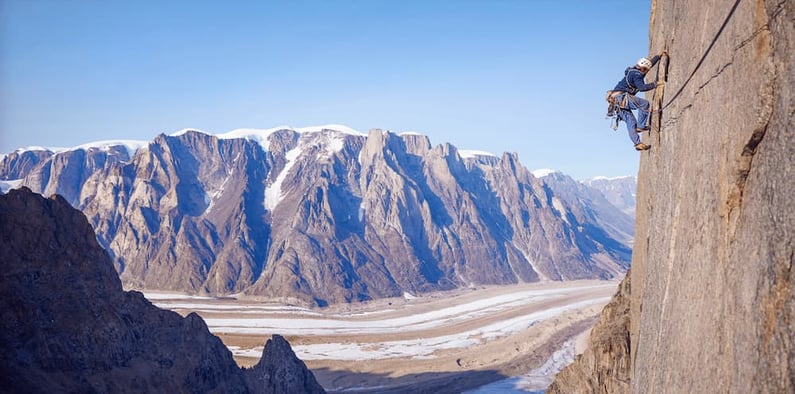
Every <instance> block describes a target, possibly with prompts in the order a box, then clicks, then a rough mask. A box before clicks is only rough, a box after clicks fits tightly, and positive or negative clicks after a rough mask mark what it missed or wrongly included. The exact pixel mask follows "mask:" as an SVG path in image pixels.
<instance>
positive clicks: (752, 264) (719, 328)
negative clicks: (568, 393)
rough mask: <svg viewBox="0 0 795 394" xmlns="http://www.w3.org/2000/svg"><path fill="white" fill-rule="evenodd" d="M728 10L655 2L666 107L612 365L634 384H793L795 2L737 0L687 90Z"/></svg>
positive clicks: (654, 136)
mask: <svg viewBox="0 0 795 394" xmlns="http://www.w3.org/2000/svg"><path fill="white" fill-rule="evenodd" d="M730 5H732V2H722V1H716V0H710V1H702V2H685V3H677V2H659V3H658V2H656V1H655V2H653V3H652V18H651V26H650V34H651V48H653V50H654V51H657V50H660V49H663V48H665V49H667V50H668V51H669V52H670V54H671V58H670V62H669V63H670V64H668V67H667V70H668V82H667V84H666V86H665V88H664V89H665V100H662V93H663V89H662V88H658V89H657V92H655V95H654V102H655V105H656V106H657V108H659V105H660V103H661V102H663V101H664V102H665V103H668V102H670V103H671V104H670V106H669V107H668V108H666V110H665V111H664V112H663V114H662V116H661V117H655V119H656V120H655V124H653V127H652V131H651V133H649V134H647V135H645V136H644V138H646V139H647V140H648V139H650V140H651V144H652V149H651V150H650V151H648V152H645V153H642V154H641V162H640V172H639V176H638V179H639V182H638V201H637V213H636V215H637V221H636V231H635V244H634V253H633V258H632V272H631V274H630V275H631V281H632V291H631V296H630V349H631V355H630V357H631V363H630V365H629V368H628V370H627V369H626V368H621V369H617V370H615V371H614V373H615V374H616V375H615V376H614V378H617V377H621V376H627V375H629V376H630V377H631V390H632V392H637V393H648V392H663V391H664V392H671V393H693V392H721V393H723V392H738V393H749V392H757V393H792V392H795V324H793V323H794V322H795V274H794V273H793V272H795V271H793V264H795V243H793V239H795V202H794V201H793V196H795V155H793V154H792V147H793V146H795V116H793V114H794V113H795V109H794V108H795V104H794V103H795V93H794V92H795V73H793V72H792V64H793V63H795V49H793V48H795V22H794V21H795V2H792V1H775V0H774V1H763V0H758V1H745V2H740V3H739V6H738V7H737V8H736V11H735V12H734V14H733V16H732V18H731V19H730V20H729V21H728V23H727V24H726V28H725V30H724V31H723V33H722V35H721V36H720V38H719V39H718V40H716V41H715V45H714V47H712V49H711V52H710V53H709V55H708V56H707V57H706V58H705V61H704V64H703V65H702V66H701V68H700V70H699V71H698V72H696V73H695V74H694V76H693V78H692V80H691V81H690V82H689V84H687V85H685V81H686V80H687V79H688V77H689V75H690V73H691V72H692V70H693V68H694V67H695V64H694V63H695V62H696V61H697V60H696V59H699V58H700V57H701V56H702V54H703V53H704V50H705V48H707V47H708V46H709V45H710V43H711V42H712V39H713V37H714V35H713V34H712V33H713V32H717V31H718V28H719V27H720V25H721V24H722V23H723V22H724V20H725V18H726V15H728V14H729V6H730ZM665 70H666V62H665V61H663V62H661V64H660V69H659V71H655V70H652V74H654V73H655V72H656V73H657V74H658V75H660V76H663V75H665ZM681 88H683V90H682V93H681V94H680V95H679V96H678V97H677V98H676V99H675V101H670V100H671V98H672V96H673V93H672V92H676V91H678V90H679V89H681ZM660 119H661V122H660ZM615 318H617V319H620V320H622V321H623V320H624V319H625V318H626V317H625V316H615ZM591 346H594V347H599V346H601V345H600V344H599V343H592V344H591ZM616 350H617V351H618V352H617V353H616V354H615V356H616V357H618V356H619V355H620V356H621V357H623V354H624V350H623V349H616ZM604 361H606V363H600V364H598V365H580V366H578V367H575V368H576V369H578V370H580V371H582V374H583V375H588V374H590V375H591V376H590V377H587V376H580V377H578V378H573V379H575V380H579V381H580V382H585V381H595V380H596V379H595V378H594V377H593V376H594V374H596V373H598V371H603V370H605V368H608V366H609V365H610V363H611V362H612V361H611V360H610V357H606V358H604ZM560 379H572V378H571V376H570V375H569V376H568V377H566V376H565V375H563V374H561V376H560ZM555 384H556V385H558V384H559V385H560V386H561V387H563V384H564V383H563V382H560V383H555ZM567 387H568V386H567ZM574 387H577V386H574ZM582 387H586V386H582ZM607 387H608V386H607V385H606V384H604V385H600V386H598V387H597V389H596V391H597V392H604V391H605V390H607Z"/></svg>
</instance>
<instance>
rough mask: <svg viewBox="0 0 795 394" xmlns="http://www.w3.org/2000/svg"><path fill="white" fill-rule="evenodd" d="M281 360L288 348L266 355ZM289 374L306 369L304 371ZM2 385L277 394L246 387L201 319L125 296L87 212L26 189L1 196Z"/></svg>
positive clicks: (139, 297)
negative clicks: (87, 216) (88, 219)
mask: <svg viewBox="0 0 795 394" xmlns="http://www.w3.org/2000/svg"><path fill="white" fill-rule="evenodd" d="M284 346H289V345H286V344H284ZM266 353H267V352H266ZM283 356H284V357H287V356H289V354H286V352H285V351H284V350H281V351H280V352H279V354H276V355H268V354H266V355H265V357H266V358H268V359H272V358H274V357H277V358H278V357H283ZM293 356H294V355H293ZM283 362H284V363H286V364H287V365H295V364H296V361H295V360H291V359H285V360H283ZM294 373H295V374H297V375H299V376H306V375H307V374H308V375H311V372H309V371H307V370H306V369H305V367H304V368H303V369H302V370H300V371H296V372H294ZM271 383H274V384H275V385H276V386H274V387H284V386H283V385H282V382H278V381H273V382H271ZM0 387H3V390H7V391H10V392H135V393H140V392H219V393H220V392H224V393H236V392H239V393H245V392H263V391H264V392H273V388H272V387H262V386H255V387H249V386H247V384H246V378H245V375H244V372H243V370H241V369H240V368H238V366H237V365H236V364H235V362H234V360H233V359H232V354H231V353H230V352H229V350H228V349H226V347H225V346H224V345H223V343H221V341H220V340H219V339H218V338H217V337H215V336H213V335H211V334H210V332H209V331H208V329H207V326H206V325H205V323H204V321H203V320H202V319H201V318H200V317H199V316H197V315H195V314H190V315H188V316H186V317H184V318H183V317H181V316H180V315H178V314H177V313H174V312H171V311H166V310H162V309H159V308H157V307H155V306H153V305H152V304H151V303H150V302H149V301H147V300H146V299H145V298H144V297H143V295H142V294H141V293H138V292H134V291H131V292H124V291H123V290H122V286H121V282H120V281H119V278H118V275H117V274H116V272H115V270H114V269H113V265H112V264H111V261H110V258H109V257H108V255H107V252H105V250H103V249H102V248H101V247H100V246H99V244H98V243H97V241H96V238H95V235H94V232H93V230H92V228H91V226H90V225H89V223H88V221H87V220H86V218H85V216H84V215H83V214H82V213H80V212H79V211H77V210H76V209H74V208H72V207H71V206H70V205H69V204H68V202H67V201H65V200H64V199H63V198H62V197H60V196H57V195H56V196H53V197H52V198H50V199H45V198H43V197H42V196H40V195H37V194H34V193H32V192H30V190H27V189H21V190H11V191H9V192H8V194H5V195H2V196H0Z"/></svg>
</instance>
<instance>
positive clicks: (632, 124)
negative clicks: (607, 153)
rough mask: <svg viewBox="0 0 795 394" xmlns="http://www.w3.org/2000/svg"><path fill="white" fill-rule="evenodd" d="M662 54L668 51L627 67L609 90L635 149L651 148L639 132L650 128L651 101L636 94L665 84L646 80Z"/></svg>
mask: <svg viewBox="0 0 795 394" xmlns="http://www.w3.org/2000/svg"><path fill="white" fill-rule="evenodd" d="M662 56H668V52H666V51H662V52H660V53H659V54H658V55H656V56H654V57H652V58H651V60H649V59H647V58H645V57H643V58H641V59H640V60H638V63H637V64H635V65H634V66H632V67H627V69H626V70H624V78H622V79H621V80H620V81H618V83H617V84H616V87H614V88H613V90H610V91H608V92H607V101H608V102H609V103H610V105H611V107H613V108H615V109H616V115H617V116H618V119H620V120H623V121H624V122H625V123H626V124H627V132H628V133H629V139H630V140H632V143H633V144H635V150H639V151H642V150H647V149H649V148H650V146H649V145H647V144H644V143H643V142H641V141H640V136H639V135H638V133H642V132H644V131H648V130H649V126H648V125H647V124H646V123H647V120H648V118H649V112H650V110H649V102H648V101H647V100H645V99H643V98H640V97H637V96H635V95H636V94H637V93H638V92H645V91H647V90H651V89H654V88H656V87H657V86H662V85H663V84H664V82H663V81H657V82H652V83H646V81H645V77H646V73H647V72H649V69H651V68H652V67H654V65H655V64H657V62H658V61H659V60H660V57H662ZM633 109H636V110H638V119H637V120H636V119H635V115H634V114H633V113H632V110H633ZM616 122H618V120H616Z"/></svg>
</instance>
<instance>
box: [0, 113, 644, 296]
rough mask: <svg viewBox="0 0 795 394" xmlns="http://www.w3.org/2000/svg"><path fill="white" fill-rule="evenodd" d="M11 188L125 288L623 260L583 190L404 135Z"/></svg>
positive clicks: (289, 144)
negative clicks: (66, 220) (36, 204)
mask: <svg viewBox="0 0 795 394" xmlns="http://www.w3.org/2000/svg"><path fill="white" fill-rule="evenodd" d="M0 175H2V174H0ZM15 176H21V177H22V179H21V181H20V182H21V184H23V185H26V186H28V187H30V188H32V189H33V190H34V191H40V192H45V193H49V192H57V193H61V194H62V195H63V196H64V198H66V200H67V201H69V202H70V203H71V204H73V205H74V206H75V207H77V208H78V209H80V210H82V211H83V212H84V213H85V214H86V216H87V217H88V219H89V222H90V223H91V224H92V225H93V226H94V228H95V229H96V232H97V238H98V240H99V242H100V244H101V245H102V246H103V247H105V248H106V249H107V250H108V251H109V252H110V254H111V257H112V259H113V262H114V264H115V266H116V269H117V271H118V272H119V273H120V276H121V279H122V282H123V283H124V285H125V286H126V287H127V288H135V289H156V290H175V291H183V292H190V293H209V294H214V295H224V294H238V293H243V294H247V295H253V296H267V297H272V298H277V299H281V300H283V301H287V302H295V303H302V304H309V305H327V304H331V303H339V302H352V301H361V300H368V299H374V298H381V297H391V296H400V295H401V294H403V293H404V292H410V293H421V292H426V291H434V290H448V289H454V288H461V287H468V286H475V285H484V284H512V283H519V282H534V281H539V280H555V281H559V280H573V279H594V278H613V277H617V276H620V275H622V274H623V272H624V271H625V270H626V269H627V267H628V265H629V259H630V249H629V247H628V246H627V244H628V243H629V242H630V240H631V232H632V228H631V220H630V219H629V218H628V217H627V216H626V215H624V214H623V213H622V212H620V211H619V210H618V209H616V208H615V207H613V206H612V205H611V204H609V203H608V202H607V201H606V200H605V199H604V197H602V196H601V194H599V193H598V192H596V191H595V190H593V189H590V188H589V187H587V186H585V185H583V184H580V183H577V182H574V181H573V180H571V178H568V177H565V176H561V177H557V176H551V175H550V176H547V177H543V178H542V179H539V178H536V177H535V176H533V175H532V173H531V172H530V171H528V170H527V169H526V168H524V167H523V166H522V165H521V164H520V163H519V161H518V157H517V156H516V155H515V154H504V155H502V156H500V157H498V156H494V155H490V154H487V153H483V152H472V151H459V150H458V149H457V148H456V147H454V146H452V145H450V144H442V145H438V146H432V145H431V143H430V140H429V139H428V137H426V136H423V135H420V134H416V133H404V134H395V133H391V132H385V131H382V130H371V131H370V132H369V133H368V134H363V133H358V132H356V131H354V130H351V129H349V128H346V127H344V126H339V125H329V126H323V127H314V128H306V129H293V128H274V129H269V130H251V129H244V130H235V131H232V132H229V133H226V134H219V135H210V134H207V133H203V132H198V131H192V130H184V131H182V132H179V133H175V134H173V135H160V136H158V137H157V138H155V139H154V140H153V141H151V142H147V143H139V142H136V143H131V142H127V143H126V144H124V143H117V144H115V145H114V144H113V143H112V142H107V143H105V144H104V145H102V146H101V147H99V148H97V147H92V146H91V144H86V145H84V146H83V148H81V149H71V150H63V151H61V152H57V153H53V154H52V155H50V156H48V157H46V158H44V159H42V160H41V162H39V163H38V164H36V165H35V166H33V167H32V168H27V167H26V172H23V173H15ZM558 178H560V179H558ZM564 178H565V179H564ZM572 185H573V186H572Z"/></svg>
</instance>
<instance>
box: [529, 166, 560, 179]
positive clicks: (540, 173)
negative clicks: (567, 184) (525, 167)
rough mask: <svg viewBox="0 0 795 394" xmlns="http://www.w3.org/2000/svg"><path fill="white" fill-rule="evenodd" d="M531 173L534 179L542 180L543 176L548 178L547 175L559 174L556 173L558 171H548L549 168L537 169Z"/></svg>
mask: <svg viewBox="0 0 795 394" xmlns="http://www.w3.org/2000/svg"><path fill="white" fill-rule="evenodd" d="M531 172H532V173H533V176H534V177H536V178H543V177H545V176H548V175H550V174H554V173H557V172H560V171H558V170H553V169H550V168H539V169H537V170H533V171H531Z"/></svg>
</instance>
